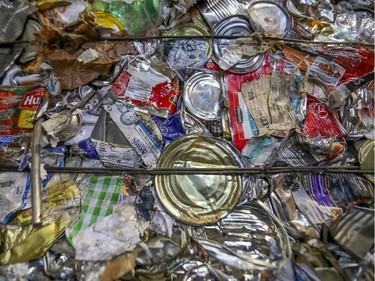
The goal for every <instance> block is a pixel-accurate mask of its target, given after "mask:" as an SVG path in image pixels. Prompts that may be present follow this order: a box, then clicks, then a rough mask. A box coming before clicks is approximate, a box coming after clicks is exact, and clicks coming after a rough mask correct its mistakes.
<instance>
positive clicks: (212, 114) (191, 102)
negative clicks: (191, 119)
mask: <svg viewBox="0 0 375 281" xmlns="http://www.w3.org/2000/svg"><path fill="white" fill-rule="evenodd" d="M220 96H221V88H220V82H219V80H218V78H217V77H216V76H215V75H214V74H212V73H207V72H198V73H196V74H194V75H193V76H191V77H190V78H189V80H187V81H186V84H185V88H184V93H183V99H184V104H185V106H186V108H187V109H188V110H189V112H190V113H191V114H192V115H194V116H195V117H198V118H200V119H203V120H217V119H219V118H220Z"/></svg>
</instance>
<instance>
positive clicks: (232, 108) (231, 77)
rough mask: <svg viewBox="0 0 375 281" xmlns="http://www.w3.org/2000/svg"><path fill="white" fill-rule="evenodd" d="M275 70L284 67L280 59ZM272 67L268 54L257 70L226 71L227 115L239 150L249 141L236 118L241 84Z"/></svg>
mask: <svg viewBox="0 0 375 281" xmlns="http://www.w3.org/2000/svg"><path fill="white" fill-rule="evenodd" d="M276 69H277V71H282V70H283V69H284V63H283V61H282V60H279V61H277V66H276ZM271 74H272V67H271V63H270V60H269V56H267V57H266V59H265V62H264V64H263V66H262V67H261V68H259V69H258V70H256V71H254V72H251V73H247V74H242V75H241V74H234V73H230V72H226V74H225V77H226V80H227V86H228V100H229V116H230V120H231V127H232V132H233V133H232V140H233V143H234V145H235V147H236V148H237V149H238V150H239V151H241V150H242V149H243V148H244V146H245V145H246V143H247V142H248V141H249V139H248V138H246V137H245V133H244V127H243V125H242V122H241V120H240V119H241V118H238V117H239V116H238V109H239V97H238V96H239V95H240V94H241V86H242V84H244V83H246V82H250V81H254V80H257V79H259V78H260V77H261V75H271ZM245 114H246V112H242V115H245Z"/></svg>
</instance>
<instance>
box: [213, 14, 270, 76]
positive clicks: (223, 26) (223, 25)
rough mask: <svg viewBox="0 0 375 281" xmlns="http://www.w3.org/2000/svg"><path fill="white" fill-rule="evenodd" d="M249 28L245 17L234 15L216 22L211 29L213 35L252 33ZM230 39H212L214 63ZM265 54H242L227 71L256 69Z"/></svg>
mask: <svg viewBox="0 0 375 281" xmlns="http://www.w3.org/2000/svg"><path fill="white" fill-rule="evenodd" d="M252 33H253V32H252V31H251V29H250V22H249V20H248V18H247V17H245V16H241V15H236V16H231V17H228V18H225V19H223V20H222V21H220V22H218V23H217V24H216V25H215V26H214V28H213V29H212V34H213V35H243V36H249V35H252ZM230 41H231V39H224V38H223V39H214V40H213V56H212V58H213V60H214V61H215V63H218V62H219V61H220V58H221V57H222V56H223V54H224V53H225V52H226V50H227V47H228V44H229V43H230ZM264 58H265V54H260V55H257V56H251V57H249V56H244V55H243V56H242V58H241V59H240V60H239V61H238V62H237V63H236V64H235V65H233V66H232V67H231V68H229V69H228V71H230V72H233V73H239V74H242V73H249V72H253V71H255V70H257V69H258V68H259V67H260V66H261V65H262V63H263V61H264Z"/></svg>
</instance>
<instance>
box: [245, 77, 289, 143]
mask: <svg viewBox="0 0 375 281" xmlns="http://www.w3.org/2000/svg"><path fill="white" fill-rule="evenodd" d="M287 89H288V83H287V78H286V76H285V75H284V74H282V73H280V72H274V73H272V75H271V76H262V77H261V78H260V79H259V80H255V81H252V82H248V83H244V84H243V85H242V86H241V92H242V95H243V98H244V100H245V104H246V106H247V108H248V109H249V111H250V113H251V115H252V117H253V118H254V122H255V125H256V127H257V128H258V130H259V135H271V134H272V135H281V136H282V135H285V132H286V131H288V130H290V129H293V128H296V120H295V115H294V111H293V108H292V104H291V102H290V99H289V95H288V92H287Z"/></svg>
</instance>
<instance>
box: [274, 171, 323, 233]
mask: <svg viewBox="0 0 375 281" xmlns="http://www.w3.org/2000/svg"><path fill="white" fill-rule="evenodd" d="M294 181H295V179H293V178H292V176H291V175H285V176H284V175H275V176H273V177H272V180H271V186H272V189H273V191H272V192H271V193H270V202H271V205H272V209H273V211H274V213H275V214H276V216H277V217H278V218H279V219H280V220H281V221H282V222H283V223H284V227H285V228H286V230H287V231H288V234H289V235H291V236H292V237H295V238H305V237H309V238H318V237H319V233H318V231H317V229H316V228H315V226H314V225H312V224H311V223H310V222H309V220H308V219H307V218H306V216H305V215H304V214H303V213H301V212H300V210H299V209H298V208H297V205H296V202H295V200H294V197H293V191H295V189H297V188H299V186H298V184H297V185H296V184H294V185H293V182H294Z"/></svg>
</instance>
